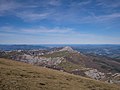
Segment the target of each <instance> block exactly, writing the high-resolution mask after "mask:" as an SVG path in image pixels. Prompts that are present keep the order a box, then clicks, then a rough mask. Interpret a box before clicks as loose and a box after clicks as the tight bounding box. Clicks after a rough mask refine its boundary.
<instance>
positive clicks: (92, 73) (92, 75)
mask: <svg viewBox="0 0 120 90" xmlns="http://www.w3.org/2000/svg"><path fill="white" fill-rule="evenodd" d="M85 74H86V75H87V76H88V77H90V78H93V79H96V80H101V79H103V78H105V74H104V73H102V72H99V71H98V70H97V69H92V70H88V71H86V72H85Z"/></svg>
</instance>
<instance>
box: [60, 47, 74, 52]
mask: <svg viewBox="0 0 120 90" xmlns="http://www.w3.org/2000/svg"><path fill="white" fill-rule="evenodd" d="M59 51H69V52H74V51H75V50H73V49H72V48H71V47H70V46H66V47H63V48H62V49H60V50H59Z"/></svg>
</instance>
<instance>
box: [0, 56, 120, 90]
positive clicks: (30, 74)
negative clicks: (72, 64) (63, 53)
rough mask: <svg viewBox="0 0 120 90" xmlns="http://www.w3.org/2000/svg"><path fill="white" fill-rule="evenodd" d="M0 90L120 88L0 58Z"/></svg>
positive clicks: (98, 89) (118, 89)
mask: <svg viewBox="0 0 120 90" xmlns="http://www.w3.org/2000/svg"><path fill="white" fill-rule="evenodd" d="M0 90H120V87H118V86H116V85H113V84H107V83H103V82H100V81H95V80H91V79H87V78H83V77H80V76H76V75H72V74H68V73H65V72H60V71H56V70H51V69H47V68H43V67H37V66H32V65H30V64H26V63H22V62H17V61H12V60H9V59H2V58H0Z"/></svg>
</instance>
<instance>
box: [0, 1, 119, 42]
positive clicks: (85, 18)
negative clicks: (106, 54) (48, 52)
mask: <svg viewBox="0 0 120 90" xmlns="http://www.w3.org/2000/svg"><path fill="white" fill-rule="evenodd" d="M0 44H120V0H0Z"/></svg>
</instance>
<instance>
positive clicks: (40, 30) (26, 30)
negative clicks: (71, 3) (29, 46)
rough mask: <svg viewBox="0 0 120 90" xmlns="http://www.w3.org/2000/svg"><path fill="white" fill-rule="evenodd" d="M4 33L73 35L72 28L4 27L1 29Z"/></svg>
mask: <svg viewBox="0 0 120 90" xmlns="http://www.w3.org/2000/svg"><path fill="white" fill-rule="evenodd" d="M0 30H1V31H2V32H7V33H8V32H12V33H24V34H40V33H43V34H45V33H47V34H54V33H57V34H59V33H73V32H74V31H73V29H72V28H61V27H54V28H47V27H42V26H41V27H34V28H16V27H12V26H3V27H1V28H0Z"/></svg>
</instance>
